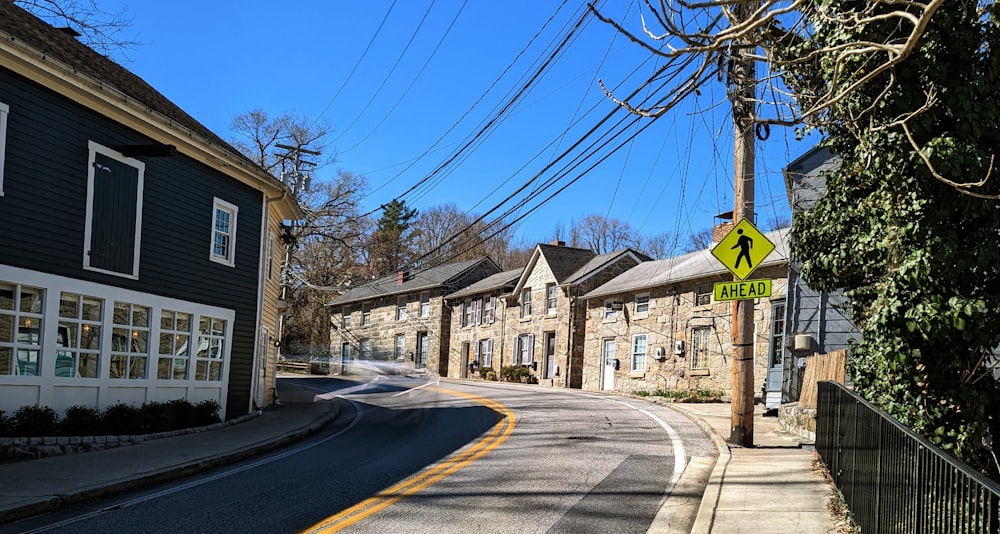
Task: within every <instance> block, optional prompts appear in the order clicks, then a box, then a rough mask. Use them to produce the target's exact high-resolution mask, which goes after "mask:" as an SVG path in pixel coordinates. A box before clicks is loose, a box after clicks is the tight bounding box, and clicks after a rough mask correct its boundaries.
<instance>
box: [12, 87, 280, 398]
mask: <svg viewBox="0 0 1000 534" xmlns="http://www.w3.org/2000/svg"><path fill="white" fill-rule="evenodd" d="M0 102H4V103H5V104H8V105H9V106H10V113H9V116H8V130H7V151H6V167H5V178H4V183H3V186H4V196H3V197H0V206H2V209H0V224H3V226H4V227H5V228H8V229H12V228H16V229H17V231H8V232H2V233H0V269H2V268H3V266H4V265H7V266H11V267H19V268H24V269H33V270H41V271H43V272H46V273H49V274H52V275H57V276H62V277H68V278H73V279H78V280H84V281H91V282H96V283H100V284H105V285H107V286H114V287H121V288H125V289H128V290H132V291H137V292H142V293H149V294H155V295H160V296H164V297H169V298H174V299H181V300H185V301H191V302H196V303H201V304H206V305H211V306H216V307H220V308H225V309H230V310H234V312H235V319H234V322H233V325H232V326H233V330H232V333H233V335H232V338H231V339H232V346H231V350H232V352H231V360H230V368H229V383H228V385H229V387H228V394H227V398H226V399H225V403H224V404H225V405H226V406H228V407H230V409H229V411H228V412H227V416H238V415H241V414H243V413H246V409H245V407H247V406H249V395H250V384H251V379H252V376H251V375H252V369H251V368H252V362H253V355H254V351H255V347H254V340H255V337H254V336H255V331H256V326H257V315H258V313H257V295H258V271H259V257H260V252H261V251H260V243H259V236H260V234H261V231H260V227H261V218H262V217H261V215H262V211H261V210H262V203H263V202H262V200H263V194H262V193H261V192H260V191H258V190H256V189H254V188H251V187H250V186H248V185H245V184H243V183H241V182H239V181H237V180H235V179H234V178H230V177H228V176H226V175H225V174H223V173H221V172H219V171H216V170H214V169H211V168H208V167H205V166H204V165H201V164H199V163H197V162H195V161H194V160H192V159H190V158H188V157H186V156H184V155H182V154H177V155H175V156H173V157H169V158H136V159H139V160H141V161H143V162H144V163H145V173H144V191H143V198H142V200H143V204H142V210H143V211H142V229H141V243H140V246H141V249H140V256H139V261H140V263H139V277H138V279H129V278H123V277H119V276H114V275H111V274H106V273H102V272H95V271H91V270H86V269H84V268H83V257H84V250H85V245H86V244H85V242H84V241H85V236H84V226H85V221H86V199H87V173H88V167H87V164H88V160H89V151H88V142H90V141H93V142H96V143H99V144H101V145H103V146H105V147H108V148H113V147H115V146H119V145H138V144H155V143H154V142H153V141H151V140H150V139H148V138H146V137H144V136H142V135H139V134H137V133H135V132H134V131H132V130H130V129H128V128H125V127H123V126H121V125H120V124H118V123H116V122H114V121H112V120H110V119H107V118H105V117H103V116H101V115H100V114H98V113H96V112H94V111H91V110H89V109H87V108H84V107H81V106H79V105H77V104H75V103H73V102H71V101H70V100H69V99H67V98H65V97H63V96H61V95H58V94H56V93H54V92H52V91H50V90H48V89H46V88H45V87H43V86H40V85H38V84H36V83H34V82H32V81H30V80H27V79H26V78H24V77H22V76H20V75H18V74H15V73H12V72H10V71H8V70H6V69H3V68H0ZM214 197H219V198H224V199H225V200H226V201H227V202H230V203H232V204H235V205H237V206H238V207H239V214H238V223H237V224H238V226H237V239H236V244H235V246H236V248H235V267H226V266H223V265H220V264H218V263H214V262H211V261H209V252H210V238H211V229H212V210H213V198H214ZM154 372H155V368H154Z"/></svg>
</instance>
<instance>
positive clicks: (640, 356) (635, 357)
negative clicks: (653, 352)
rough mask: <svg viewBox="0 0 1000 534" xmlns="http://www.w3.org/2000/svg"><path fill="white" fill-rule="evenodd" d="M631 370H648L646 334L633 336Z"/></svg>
mask: <svg viewBox="0 0 1000 534" xmlns="http://www.w3.org/2000/svg"><path fill="white" fill-rule="evenodd" d="M629 369H630V370H631V371H635V372H642V371H645V370H646V334H638V335H635V336H632V365H631V367H630V368H629Z"/></svg>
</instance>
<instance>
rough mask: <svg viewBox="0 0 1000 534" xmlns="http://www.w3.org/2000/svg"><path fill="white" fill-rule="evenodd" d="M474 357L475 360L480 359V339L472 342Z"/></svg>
mask: <svg viewBox="0 0 1000 534" xmlns="http://www.w3.org/2000/svg"><path fill="white" fill-rule="evenodd" d="M472 359H473V360H478V359H479V340H478V339H477V340H475V341H473V342H472Z"/></svg>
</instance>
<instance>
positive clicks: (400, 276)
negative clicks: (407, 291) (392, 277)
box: [396, 269, 410, 286]
mask: <svg viewBox="0 0 1000 534" xmlns="http://www.w3.org/2000/svg"><path fill="white" fill-rule="evenodd" d="M409 279H410V271H408V270H405V269H404V270H401V271H396V285H397V286H401V285H403V282H405V281H407V280H409Z"/></svg>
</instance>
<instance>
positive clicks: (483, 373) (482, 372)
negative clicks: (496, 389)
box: [479, 367, 496, 380]
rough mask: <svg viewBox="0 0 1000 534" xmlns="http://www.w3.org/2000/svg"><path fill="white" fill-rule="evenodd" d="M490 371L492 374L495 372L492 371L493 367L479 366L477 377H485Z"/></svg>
mask: <svg viewBox="0 0 1000 534" xmlns="http://www.w3.org/2000/svg"><path fill="white" fill-rule="evenodd" d="M491 373H492V374H493V375H494V376H496V373H494V372H493V368H492V367H480V368H479V378H486V377H487V376H488V375H489V374H491ZM494 380H495V379H494Z"/></svg>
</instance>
